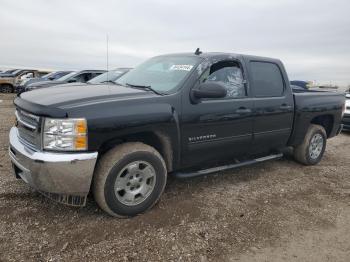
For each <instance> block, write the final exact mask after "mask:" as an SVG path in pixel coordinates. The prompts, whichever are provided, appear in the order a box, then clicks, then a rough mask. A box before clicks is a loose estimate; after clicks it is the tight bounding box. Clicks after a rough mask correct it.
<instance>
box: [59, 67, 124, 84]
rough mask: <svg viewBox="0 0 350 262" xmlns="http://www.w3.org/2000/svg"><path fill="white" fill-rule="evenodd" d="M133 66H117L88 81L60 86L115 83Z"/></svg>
mask: <svg viewBox="0 0 350 262" xmlns="http://www.w3.org/2000/svg"><path fill="white" fill-rule="evenodd" d="M130 69H131V68H117V69H114V70H111V71H108V72H105V73H103V74H101V75H99V76H96V77H94V78H92V79H91V80H89V81H87V82H86V83H81V82H76V83H67V84H60V85H59V86H70V87H73V86H84V85H85V86H87V85H98V84H105V83H112V84H115V81H117V80H118V79H119V78H120V77H121V76H123V75H124V74H125V73H127V72H128V71H129V70H130Z"/></svg>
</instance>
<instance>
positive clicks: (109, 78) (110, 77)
mask: <svg viewBox="0 0 350 262" xmlns="http://www.w3.org/2000/svg"><path fill="white" fill-rule="evenodd" d="M131 69H132V68H127V67H125V68H116V69H114V70H111V71H108V72H106V73H103V74H101V75H99V76H96V77H95V78H93V79H91V80H90V81H88V82H87V83H88V84H103V83H107V82H114V81H115V80H117V79H118V78H119V77H121V76H123V75H124V74H126V73H127V72H129V71H130V70H131Z"/></svg>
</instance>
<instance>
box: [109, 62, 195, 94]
mask: <svg viewBox="0 0 350 262" xmlns="http://www.w3.org/2000/svg"><path fill="white" fill-rule="evenodd" d="M199 61H200V58H198V57H195V56H158V57H154V58H151V59H149V60H147V61H146V62H144V63H142V64H141V65H139V66H137V67H136V68H135V69H133V70H131V71H129V72H128V73H126V74H125V75H123V76H122V77H120V78H119V79H118V80H117V81H116V83H117V84H120V85H126V86H140V87H142V86H145V87H151V88H152V89H154V90H155V91H157V92H159V93H170V92H171V91H172V90H174V89H176V88H177V87H178V85H179V84H180V83H181V81H182V80H184V79H185V77H187V76H188V75H189V74H190V72H191V71H192V69H193V68H195V66H196V65H197V63H198V62H199Z"/></svg>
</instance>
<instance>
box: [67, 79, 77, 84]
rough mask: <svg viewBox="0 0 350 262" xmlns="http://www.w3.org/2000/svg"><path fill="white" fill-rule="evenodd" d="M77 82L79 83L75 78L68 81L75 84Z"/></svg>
mask: <svg viewBox="0 0 350 262" xmlns="http://www.w3.org/2000/svg"><path fill="white" fill-rule="evenodd" d="M75 82H77V80H76V79H74V78H73V79H69V80H68V83H75Z"/></svg>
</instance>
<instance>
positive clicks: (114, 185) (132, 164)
mask: <svg viewBox="0 0 350 262" xmlns="http://www.w3.org/2000/svg"><path fill="white" fill-rule="evenodd" d="M166 180H167V170H166V165H165V162H164V160H163V158H162V156H161V155H160V154H159V153H158V151H157V150H155V149H154V148H153V147H151V146H148V145H145V144H143V143H139V142H130V143H125V144H121V145H118V146H116V147H115V148H113V149H111V150H110V151H108V152H107V153H106V154H105V155H103V156H102V157H101V159H100V160H99V161H98V163H97V166H96V170H95V173H94V178H93V185H92V189H93V194H94V198H95V201H96V202H97V204H98V205H99V206H100V207H101V209H103V210H104V211H105V212H107V213H108V214H110V215H112V216H115V217H132V216H135V215H138V214H140V213H143V212H145V211H147V210H148V209H150V208H152V207H153V206H154V205H155V204H156V203H157V202H158V200H159V198H160V196H161V195H162V193H163V191H164V188H165V185H166Z"/></svg>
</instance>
